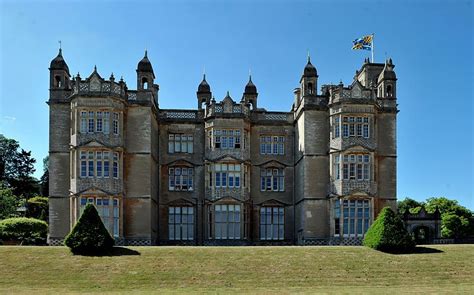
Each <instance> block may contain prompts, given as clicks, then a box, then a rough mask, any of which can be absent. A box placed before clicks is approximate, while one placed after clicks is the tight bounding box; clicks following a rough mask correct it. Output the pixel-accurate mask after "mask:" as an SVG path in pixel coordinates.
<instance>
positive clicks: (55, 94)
mask: <svg viewBox="0 0 474 295" xmlns="http://www.w3.org/2000/svg"><path fill="white" fill-rule="evenodd" d="M70 78H71V76H70V74H69V67H68V66H67V64H66V61H65V60H64V58H63V54H62V49H61V48H60V49H59V52H58V55H57V56H56V57H55V58H54V59H53V60H52V61H51V64H50V66H49V90H50V98H53V99H61V98H64V97H65V95H66V94H67V93H68V91H69V90H70V89H71V83H70Z"/></svg>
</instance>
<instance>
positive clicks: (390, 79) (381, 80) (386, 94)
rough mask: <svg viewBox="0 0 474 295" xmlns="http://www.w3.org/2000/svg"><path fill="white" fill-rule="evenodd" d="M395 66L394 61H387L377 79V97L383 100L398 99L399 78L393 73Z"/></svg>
mask: <svg viewBox="0 0 474 295" xmlns="http://www.w3.org/2000/svg"><path fill="white" fill-rule="evenodd" d="M393 68H395V65H393V63H392V59H391V58H389V59H387V60H386V61H385V66H384V68H383V70H382V72H381V73H380V75H379V77H378V79H377V94H378V95H377V96H378V97H381V98H387V99H390V98H393V99H396V97H397V95H396V92H395V90H396V86H397V77H396V75H395V72H394V71H393Z"/></svg>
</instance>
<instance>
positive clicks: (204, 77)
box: [202, 66, 206, 81]
mask: <svg viewBox="0 0 474 295" xmlns="http://www.w3.org/2000/svg"><path fill="white" fill-rule="evenodd" d="M202 80H203V81H206V66H204V67H203V69H202Z"/></svg>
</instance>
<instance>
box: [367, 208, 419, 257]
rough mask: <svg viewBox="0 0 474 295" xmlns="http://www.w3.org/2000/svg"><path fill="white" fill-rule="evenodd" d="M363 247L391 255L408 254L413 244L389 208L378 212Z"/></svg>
mask: <svg viewBox="0 0 474 295" xmlns="http://www.w3.org/2000/svg"><path fill="white" fill-rule="evenodd" d="M363 244H364V246H367V247H370V248H373V249H376V250H380V251H384V252H392V253H409V252H412V251H413V250H414V248H415V242H414V240H413V238H412V237H411V235H410V234H409V233H408V232H407V230H406V228H405V225H404V224H403V221H402V220H401V219H400V217H399V216H398V215H397V214H395V212H393V211H392V209H390V208H389V207H385V208H383V209H382V211H380V213H379V216H377V219H376V220H375V221H374V223H373V224H372V225H371V226H370V227H369V229H368V230H367V233H366V234H365V237H364V242H363Z"/></svg>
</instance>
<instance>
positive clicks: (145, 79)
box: [137, 50, 155, 90]
mask: <svg viewBox="0 0 474 295" xmlns="http://www.w3.org/2000/svg"><path fill="white" fill-rule="evenodd" d="M154 80H155V73H154V72H153V66H152V65H151V62H150V60H149V59H148V51H147V50H145V56H144V57H143V58H142V60H140V62H139V63H138V66H137V90H148V89H151V88H152V86H153V81H154Z"/></svg>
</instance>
